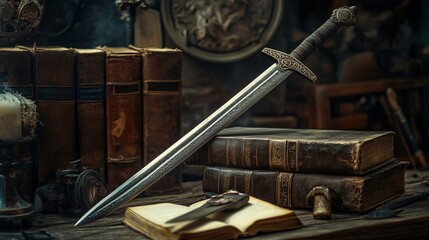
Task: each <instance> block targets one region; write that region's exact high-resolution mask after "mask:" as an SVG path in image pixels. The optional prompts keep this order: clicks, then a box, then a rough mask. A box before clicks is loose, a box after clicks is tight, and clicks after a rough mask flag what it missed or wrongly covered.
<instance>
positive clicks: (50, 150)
mask: <svg viewBox="0 0 429 240" xmlns="http://www.w3.org/2000/svg"><path fill="white" fill-rule="evenodd" d="M33 55H34V65H33V66H34V74H35V76H34V81H35V87H36V88H35V90H36V91H35V96H36V97H35V99H36V104H37V112H38V114H39V120H40V122H41V124H42V129H41V131H39V132H38V135H37V138H38V139H37V143H38V163H37V168H38V171H37V172H38V176H37V177H38V185H39V186H40V185H45V184H47V183H49V182H51V181H54V180H55V179H56V172H57V171H58V170H59V169H66V168H67V167H68V163H69V162H71V161H74V160H76V157H77V154H76V108H75V95H74V94H75V83H74V79H75V78H74V67H75V54H74V51H73V50H72V49H56V48H49V49H37V48H36V49H33Z"/></svg>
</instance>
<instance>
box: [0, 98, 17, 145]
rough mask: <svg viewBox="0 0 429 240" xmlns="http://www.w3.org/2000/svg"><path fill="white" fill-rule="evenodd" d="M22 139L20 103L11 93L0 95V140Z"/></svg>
mask: <svg viewBox="0 0 429 240" xmlns="http://www.w3.org/2000/svg"><path fill="white" fill-rule="evenodd" d="M21 137H22V120H21V102H20V101H19V99H18V98H17V97H16V96H14V95H13V94H11V93H1V94H0V140H1V141H18V140H20V139H21Z"/></svg>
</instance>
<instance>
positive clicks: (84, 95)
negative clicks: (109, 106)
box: [75, 49, 106, 177]
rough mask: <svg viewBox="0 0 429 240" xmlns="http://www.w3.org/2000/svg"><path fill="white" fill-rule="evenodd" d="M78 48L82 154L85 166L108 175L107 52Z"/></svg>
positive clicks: (77, 65) (77, 94) (77, 96)
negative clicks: (106, 172) (106, 164)
mask: <svg viewBox="0 0 429 240" xmlns="http://www.w3.org/2000/svg"><path fill="white" fill-rule="evenodd" d="M75 51H76V111H77V112H76V114H77V144H78V156H79V158H80V159H81V163H82V165H83V166H85V167H88V168H90V169H93V170H95V171H97V172H98V173H99V174H100V175H101V176H103V177H104V176H105V163H106V123H105V108H104V104H105V68H104V67H105V62H106V59H105V56H106V54H105V52H104V51H102V50H100V49H75Z"/></svg>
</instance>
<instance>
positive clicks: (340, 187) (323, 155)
mask: <svg viewBox="0 0 429 240" xmlns="http://www.w3.org/2000/svg"><path fill="white" fill-rule="evenodd" d="M393 139H394V133H393V132H390V131H345V130H314V129H285V128H281V129H280V128H279V129H274V128H245V127H234V128H228V129H225V130H223V131H221V132H220V133H219V134H218V135H217V136H216V137H215V138H214V139H212V140H211V141H210V142H209V143H207V144H206V145H204V146H203V147H202V148H201V149H199V150H198V151H197V152H196V154H195V156H194V157H193V158H192V161H190V164H197V165H207V167H206V168H205V170H204V173H203V189H204V191H207V192H215V193H222V192H225V191H227V190H229V189H236V190H239V191H241V192H244V193H248V194H250V195H251V196H254V197H257V198H260V199H262V200H265V201H268V202H271V203H274V204H276V205H278V206H282V207H293V208H311V207H313V206H312V205H309V204H308V202H307V201H306V197H307V195H308V194H309V193H310V191H311V190H312V189H313V188H315V187H318V186H324V187H328V188H331V189H332V190H333V191H334V192H335V193H336V195H337V197H338V199H337V201H336V204H335V205H333V209H334V210H343V211H354V212H364V211H367V210H369V209H372V208H374V207H376V206H377V205H380V204H382V203H384V202H386V201H388V200H390V199H392V198H394V197H396V196H398V195H400V194H402V193H403V192H404V186H405V183H404V173H405V169H406V167H407V165H408V164H407V163H406V162H400V161H396V160H395V158H394V148H393Z"/></svg>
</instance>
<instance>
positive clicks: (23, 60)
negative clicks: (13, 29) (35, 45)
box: [0, 47, 33, 99]
mask: <svg viewBox="0 0 429 240" xmlns="http://www.w3.org/2000/svg"><path fill="white" fill-rule="evenodd" d="M0 86H1V89H4V88H6V87H7V88H9V89H11V90H13V91H15V92H18V93H20V94H21V95H22V96H23V97H26V98H28V99H33V79H32V60H31V52H30V51H29V50H28V49H22V48H12V47H8V48H0Z"/></svg>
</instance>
